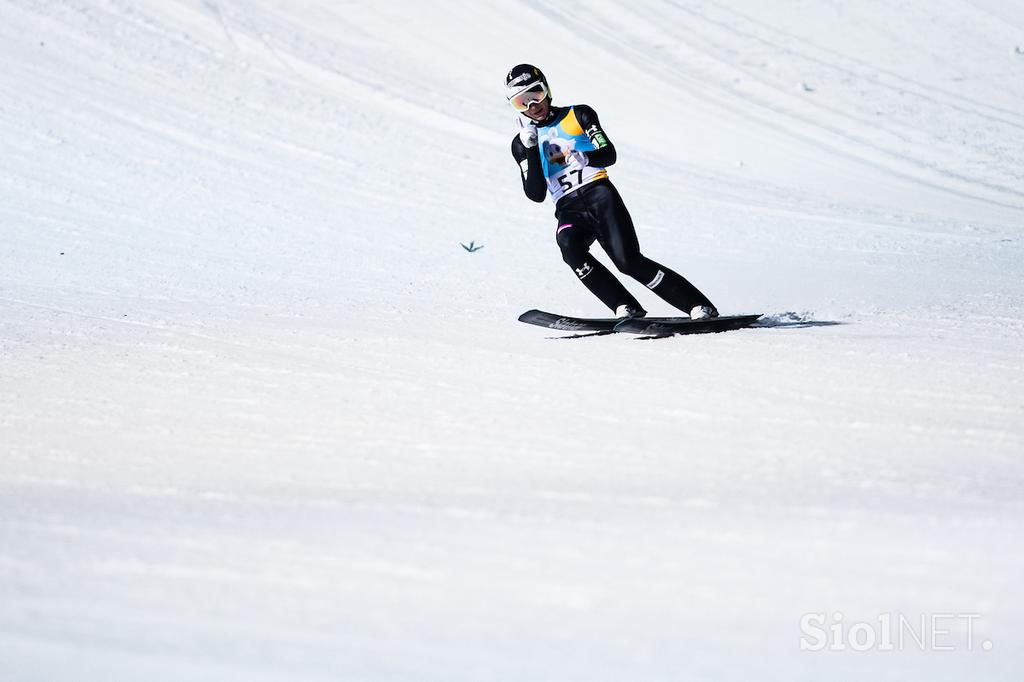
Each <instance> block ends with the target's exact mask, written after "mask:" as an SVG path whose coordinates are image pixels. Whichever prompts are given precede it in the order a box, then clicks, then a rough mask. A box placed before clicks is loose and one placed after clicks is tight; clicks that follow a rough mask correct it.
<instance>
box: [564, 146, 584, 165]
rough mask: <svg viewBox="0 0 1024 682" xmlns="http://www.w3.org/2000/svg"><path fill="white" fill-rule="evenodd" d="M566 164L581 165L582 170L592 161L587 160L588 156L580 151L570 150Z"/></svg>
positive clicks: (566, 156)
mask: <svg viewBox="0 0 1024 682" xmlns="http://www.w3.org/2000/svg"><path fill="white" fill-rule="evenodd" d="M565 163H566V165H571V164H573V163H576V164H579V166H580V168H583V167H585V166H587V165H588V164H589V163H590V161H588V160H587V155H586V154H585V153H584V152H581V151H580V150H578V149H570V150H569V151H568V152H566V154H565Z"/></svg>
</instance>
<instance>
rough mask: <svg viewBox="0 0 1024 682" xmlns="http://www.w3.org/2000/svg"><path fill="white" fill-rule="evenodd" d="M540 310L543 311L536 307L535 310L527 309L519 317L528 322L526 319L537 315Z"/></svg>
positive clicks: (521, 320)
mask: <svg viewBox="0 0 1024 682" xmlns="http://www.w3.org/2000/svg"><path fill="white" fill-rule="evenodd" d="M539 312H541V311H539V310H537V309H536V308H534V309H533V310H527V311H526V312H525V313H523V314H522V315H520V316H519V318H518V319H519V321H520V322H526V320H527V319H528V318H531V317H533V316H535V315H537V314H538V313H539Z"/></svg>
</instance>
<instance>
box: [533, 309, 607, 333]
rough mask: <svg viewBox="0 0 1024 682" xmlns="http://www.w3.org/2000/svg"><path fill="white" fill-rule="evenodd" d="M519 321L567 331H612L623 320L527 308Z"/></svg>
mask: <svg viewBox="0 0 1024 682" xmlns="http://www.w3.org/2000/svg"><path fill="white" fill-rule="evenodd" d="M519 321H520V322H525V323H526V324H535V325H537V326H538V327H547V328H548V329H559V330H561V331H566V332H610V331H613V330H614V329H615V325H617V324H618V323H620V322H622V318H621V317H603V318H593V317H572V316H571V315H555V314H554V313H546V312H544V311H543V310H527V311H526V312H525V313H523V314H522V315H520V316H519Z"/></svg>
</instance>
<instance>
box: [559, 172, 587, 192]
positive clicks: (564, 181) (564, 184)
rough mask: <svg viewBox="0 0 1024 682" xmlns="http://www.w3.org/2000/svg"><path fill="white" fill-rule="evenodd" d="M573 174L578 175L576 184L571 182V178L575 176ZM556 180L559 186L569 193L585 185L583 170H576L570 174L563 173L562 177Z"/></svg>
mask: <svg viewBox="0 0 1024 682" xmlns="http://www.w3.org/2000/svg"><path fill="white" fill-rule="evenodd" d="M573 174H575V175H576V182H575V183H573V182H572V181H571V180H569V176H570V175H573ZM556 179H557V180H558V184H559V185H560V186H561V188H562V190H563V191H566V192H568V191H569V190H571V189H572V188H573V187H578V186H579V185H582V184H583V169H582V168H578V169H576V170H574V171H569V172H568V173H563V174H562V175H559V176H558V178H556Z"/></svg>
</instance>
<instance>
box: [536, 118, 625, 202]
mask: <svg viewBox="0 0 1024 682" xmlns="http://www.w3.org/2000/svg"><path fill="white" fill-rule="evenodd" d="M537 144H538V145H539V146H540V163H541V166H542V167H543V168H544V178H545V180H547V183H548V192H549V193H550V194H551V200H552V201H558V200H559V199H561V198H562V197H564V196H565V195H566V194H569V193H570V192H573V191H575V190H577V189H579V188H580V187H582V186H583V185H585V184H587V183H588V182H593V181H594V180H601V179H602V178H607V177H608V171H607V170H605V169H604V168H601V167H599V166H581V165H580V164H579V163H577V162H576V161H575V160H574V159H573V158H572V157H571V156H569V152H570V151H571V150H573V149H575V150H577V151H581V152H589V151H594V150H595V149H597V146H596V145H595V144H594V143H593V142H591V141H590V138H589V137H587V134H586V133H585V132H583V128H582V127H581V126H580V122H579V121H578V120H576V110H575V108H573V107H569V112H568V113H567V114H566V115H565V116H563V117H562V119H561V120H559V121H557V122H556V123H553V124H551V125H549V126H544V127H543V128H541V127H538V128H537Z"/></svg>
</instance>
